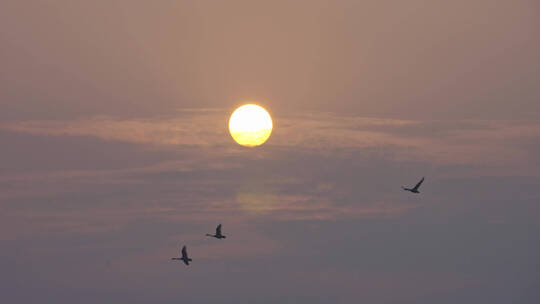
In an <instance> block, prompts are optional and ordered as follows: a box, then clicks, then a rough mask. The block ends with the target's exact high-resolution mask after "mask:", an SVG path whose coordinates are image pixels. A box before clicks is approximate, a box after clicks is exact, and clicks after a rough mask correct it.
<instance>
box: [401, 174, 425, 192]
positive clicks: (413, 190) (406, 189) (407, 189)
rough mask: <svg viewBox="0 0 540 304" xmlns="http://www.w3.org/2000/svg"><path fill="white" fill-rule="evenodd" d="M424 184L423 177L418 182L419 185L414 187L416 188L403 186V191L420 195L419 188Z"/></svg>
mask: <svg viewBox="0 0 540 304" xmlns="http://www.w3.org/2000/svg"><path fill="white" fill-rule="evenodd" d="M423 182H424V178H423V177H422V179H421V180H420V181H419V182H418V184H416V186H414V188H405V187H403V186H401V188H403V190H405V191H410V192H412V193H420V191H418V188H420V185H422V183H423Z"/></svg>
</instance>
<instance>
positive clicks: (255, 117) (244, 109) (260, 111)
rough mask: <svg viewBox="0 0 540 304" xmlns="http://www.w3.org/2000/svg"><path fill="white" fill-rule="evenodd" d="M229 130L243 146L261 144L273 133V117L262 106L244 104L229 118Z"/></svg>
mask: <svg viewBox="0 0 540 304" xmlns="http://www.w3.org/2000/svg"><path fill="white" fill-rule="evenodd" d="M229 132H230V133H231V136H232V138H233V139H234V140H235V141H236V142H237V143H238V144H240V145H242V146H247V147H255V146H259V145H262V144H263V143H264V142H265V141H266V140H267V139H268V137H270V133H272V118H271V117H270V114H268V112H266V110H265V109H264V108H263V107H261V106H258V105H255V104H247V105H243V106H241V107H239V108H237V109H236V110H234V112H233V113H232V115H231V118H230V119H229Z"/></svg>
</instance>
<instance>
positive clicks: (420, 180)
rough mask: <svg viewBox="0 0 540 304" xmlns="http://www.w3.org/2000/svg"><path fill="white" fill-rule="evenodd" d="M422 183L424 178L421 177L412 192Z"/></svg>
mask: <svg viewBox="0 0 540 304" xmlns="http://www.w3.org/2000/svg"><path fill="white" fill-rule="evenodd" d="M423 182H424V178H423V177H422V179H421V180H420V181H419V182H418V184H416V186H414V188H413V189H414V190H418V188H420V185H421V184H422V183H423Z"/></svg>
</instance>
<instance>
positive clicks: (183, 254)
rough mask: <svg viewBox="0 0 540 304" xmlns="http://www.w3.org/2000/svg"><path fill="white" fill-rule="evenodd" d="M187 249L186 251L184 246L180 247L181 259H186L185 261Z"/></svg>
mask: <svg viewBox="0 0 540 304" xmlns="http://www.w3.org/2000/svg"><path fill="white" fill-rule="evenodd" d="M187 257H188V256H187V249H186V246H184V247H182V258H186V259H187Z"/></svg>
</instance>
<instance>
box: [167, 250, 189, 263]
mask: <svg viewBox="0 0 540 304" xmlns="http://www.w3.org/2000/svg"><path fill="white" fill-rule="evenodd" d="M171 260H177V261H183V262H184V264H186V265H189V262H191V261H192V259H190V258H188V255H187V249H186V246H184V247H182V256H181V257H179V258H172V259H171Z"/></svg>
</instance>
